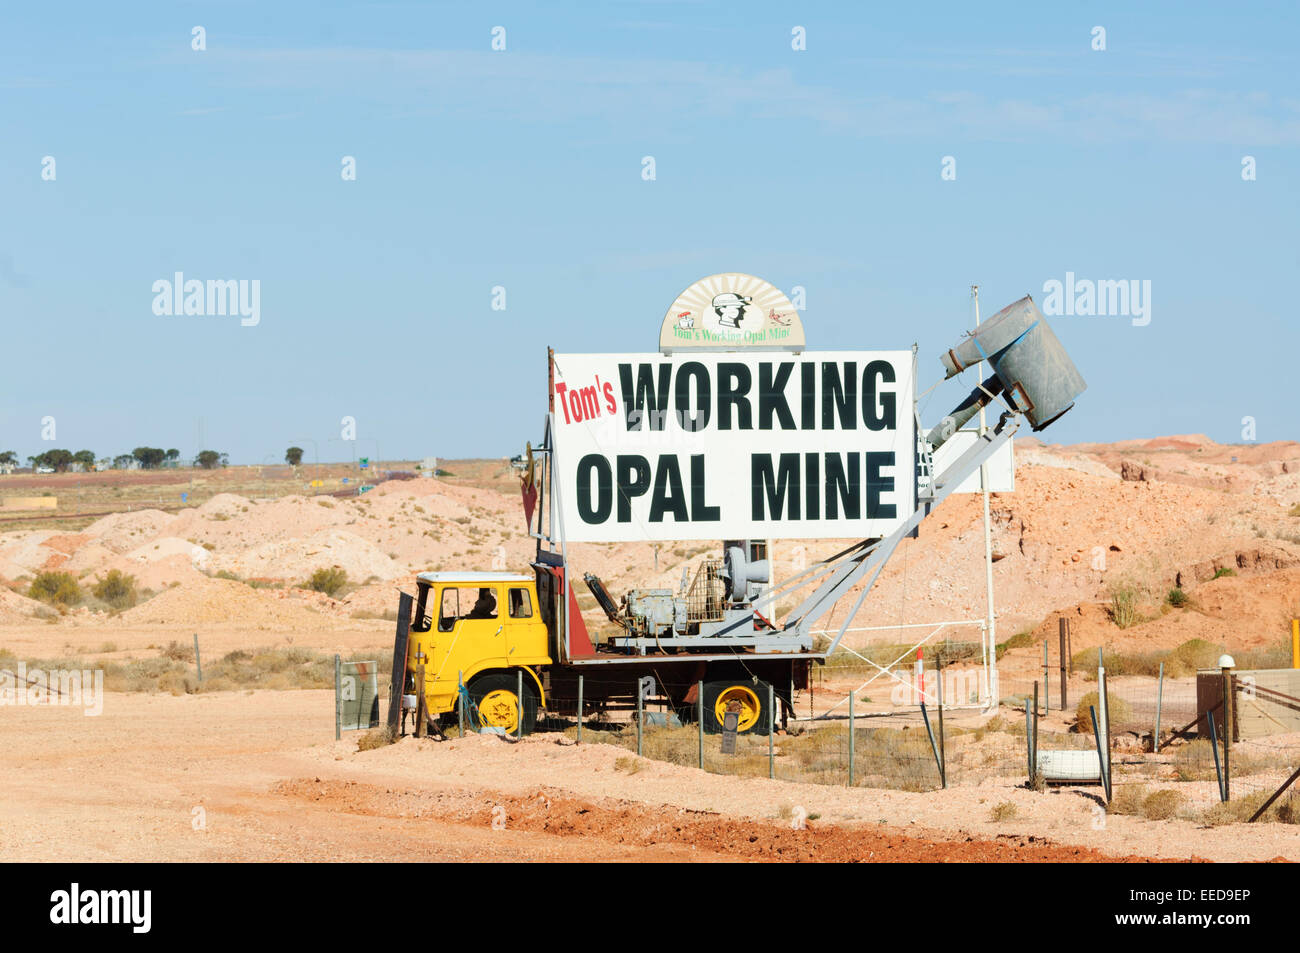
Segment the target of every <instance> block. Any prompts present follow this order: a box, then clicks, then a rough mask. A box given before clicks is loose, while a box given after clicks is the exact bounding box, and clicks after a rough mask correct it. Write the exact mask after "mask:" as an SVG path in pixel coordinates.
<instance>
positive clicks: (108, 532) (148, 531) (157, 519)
mask: <svg viewBox="0 0 1300 953" xmlns="http://www.w3.org/2000/svg"><path fill="white" fill-rule="evenodd" d="M174 522H176V517H175V516H172V515H171V514H170V513H164V512H163V511H162V510H136V511H134V512H131V513H113V514H111V515H109V516H105V517H102V518H101V519H97V520H95V522H93V523H91V524H90V525H89V526H87V527H86V528H85V529H84V530H82V532H83V533H86V534H87V535H89V536H96V537H98V538H99V542H100V545H102V546H106V547H108V548H109V549H111V550H113V552H115V553H125V552H128V551H130V550H132V549H135V548H136V547H137V546H139V545H140V544H141V543H144V542H147V541H149V540H151V539H153V538H154V537H155V536H157V535H158V534H160V533H162V532H163V531H164V530H166V529H167V528H168V527H169V526H171V524H173V523H174Z"/></svg>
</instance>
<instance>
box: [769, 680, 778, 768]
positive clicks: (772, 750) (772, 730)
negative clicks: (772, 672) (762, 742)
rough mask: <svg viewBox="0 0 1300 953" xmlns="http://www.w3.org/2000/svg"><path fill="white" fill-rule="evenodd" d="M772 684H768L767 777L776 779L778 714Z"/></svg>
mask: <svg viewBox="0 0 1300 953" xmlns="http://www.w3.org/2000/svg"><path fill="white" fill-rule="evenodd" d="M774 694H775V693H774V692H772V683H767V776H768V777H776V761H775V758H776V712H775V711H774V710H772V696H774Z"/></svg>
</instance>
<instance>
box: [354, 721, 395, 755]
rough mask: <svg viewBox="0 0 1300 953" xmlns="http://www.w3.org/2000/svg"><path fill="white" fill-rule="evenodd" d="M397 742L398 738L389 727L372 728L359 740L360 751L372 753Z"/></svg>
mask: <svg viewBox="0 0 1300 953" xmlns="http://www.w3.org/2000/svg"><path fill="white" fill-rule="evenodd" d="M396 740H397V736H396V735H395V734H394V733H393V731H392V729H391V728H389V727H388V726H387V725H380V726H379V727H378V728H371V729H370V730H369V731H367V732H366V733H365V734H364V735H362V736H361V737H360V738H358V739H357V750H358V751H371V750H373V749H375V748H383V747H386V746H387V745H391V744H392V743H393V742H394V741H396Z"/></svg>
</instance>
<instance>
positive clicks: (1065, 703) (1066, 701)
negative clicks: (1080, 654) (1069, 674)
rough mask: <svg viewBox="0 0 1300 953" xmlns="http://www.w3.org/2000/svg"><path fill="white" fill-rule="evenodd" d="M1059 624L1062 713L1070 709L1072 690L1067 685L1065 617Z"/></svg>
mask: <svg viewBox="0 0 1300 953" xmlns="http://www.w3.org/2000/svg"><path fill="white" fill-rule="evenodd" d="M1058 622H1059V625H1058V626H1057V629H1058V633H1057V634H1058V635H1059V636H1060V642H1061V646H1060V653H1061V711H1065V710H1066V709H1068V708H1069V707H1070V689H1069V685H1068V684H1067V680H1066V665H1068V664H1069V663H1068V662H1067V660H1066V657H1065V653H1066V647H1065V616H1061V618H1060V619H1059V620H1058Z"/></svg>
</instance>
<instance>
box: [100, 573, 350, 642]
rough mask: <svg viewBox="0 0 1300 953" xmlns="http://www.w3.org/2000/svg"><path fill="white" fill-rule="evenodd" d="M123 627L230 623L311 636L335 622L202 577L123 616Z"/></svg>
mask: <svg viewBox="0 0 1300 953" xmlns="http://www.w3.org/2000/svg"><path fill="white" fill-rule="evenodd" d="M119 621H120V622H121V623H122V624H123V625H194V624H204V623H223V622H225V623H230V624H232V625H239V626H243V627H245V628H276V629H286V630H295V629H296V630H300V631H303V632H309V631H311V630H312V629H316V628H321V627H322V626H329V625H330V624H332V623H331V620H330V619H329V618H328V617H327V616H324V615H321V614H320V613H317V612H313V611H311V610H309V609H307V608H305V607H304V606H303V604H302V603H298V602H296V601H294V600H291V599H288V598H284V596H283V594H280V595H279V596H278V597H277V595H275V594H270V593H268V592H267V591H266V590H262V591H258V590H254V589H251V588H249V587H248V586H246V585H244V584H243V583H242V582H234V581H232V580H229V579H208V578H206V577H199V578H198V579H196V580H195V581H194V582H193V583H191V584H189V585H184V586H177V587H175V588H173V589H168V590H167V591H166V592H163V593H160V594H159V595H157V596H154V598H152V599H150V600H149V601H148V602H145V603H143V604H141V605H138V606H136V607H135V608H134V609H129V610H127V611H126V612H124V613H122V615H121V616H119Z"/></svg>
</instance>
